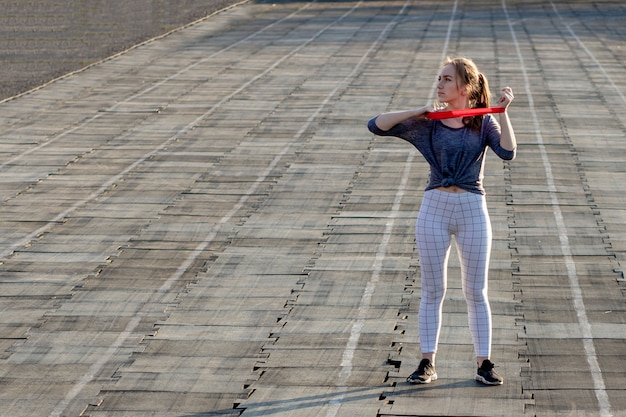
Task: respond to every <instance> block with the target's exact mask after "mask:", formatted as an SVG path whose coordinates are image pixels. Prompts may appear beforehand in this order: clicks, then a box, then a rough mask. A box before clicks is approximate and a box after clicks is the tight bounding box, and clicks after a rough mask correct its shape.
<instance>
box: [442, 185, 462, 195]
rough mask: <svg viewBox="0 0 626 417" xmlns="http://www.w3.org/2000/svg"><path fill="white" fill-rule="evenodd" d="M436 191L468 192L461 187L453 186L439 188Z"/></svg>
mask: <svg viewBox="0 0 626 417" xmlns="http://www.w3.org/2000/svg"><path fill="white" fill-rule="evenodd" d="M436 190H441V191H445V192H446V193H466V192H467V191H466V190H464V189H462V188H461V187H459V186H456V185H451V186H449V187H443V186H441V187H437V188H436Z"/></svg>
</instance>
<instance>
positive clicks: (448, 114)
mask: <svg viewBox="0 0 626 417" xmlns="http://www.w3.org/2000/svg"><path fill="white" fill-rule="evenodd" d="M505 110H506V109H505V108H504V107H478V108H473V109H461V110H445V111H434V112H430V113H426V118H427V119H430V120H441V119H451V118H453V117H472V116H482V115H484V114H489V113H504V111H505Z"/></svg>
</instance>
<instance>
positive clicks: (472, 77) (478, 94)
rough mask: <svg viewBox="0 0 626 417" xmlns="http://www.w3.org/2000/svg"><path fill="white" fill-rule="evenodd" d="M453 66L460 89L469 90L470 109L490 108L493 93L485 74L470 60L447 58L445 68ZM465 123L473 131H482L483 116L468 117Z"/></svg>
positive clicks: (464, 120)
mask: <svg viewBox="0 0 626 417" xmlns="http://www.w3.org/2000/svg"><path fill="white" fill-rule="evenodd" d="M449 64H452V66H453V67H454V71H455V73H456V75H457V80H458V82H459V87H461V88H465V89H466V90H467V94H468V99H469V107H470V108H474V107H480V108H483V107H489V103H490V97H491V92H490V91H489V83H488V82H487V77H485V74H483V73H482V72H480V71H479V70H478V67H477V66H476V64H475V63H474V61H472V60H471V59H469V58H454V59H452V58H447V59H446V62H444V64H443V65H444V66H446V65H449ZM463 122H464V123H465V124H466V125H467V126H469V127H471V128H472V129H473V130H476V131H480V128H481V127H482V124H483V116H476V117H466V118H465V119H463Z"/></svg>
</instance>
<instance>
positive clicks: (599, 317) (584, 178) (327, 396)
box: [0, 0, 626, 417]
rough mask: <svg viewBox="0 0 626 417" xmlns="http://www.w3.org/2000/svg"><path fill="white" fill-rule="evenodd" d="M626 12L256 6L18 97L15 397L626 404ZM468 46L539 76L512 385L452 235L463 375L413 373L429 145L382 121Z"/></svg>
mask: <svg viewBox="0 0 626 417" xmlns="http://www.w3.org/2000/svg"><path fill="white" fill-rule="evenodd" d="M5 3H6V2H5ZM29 3H30V2H29ZM32 3H33V4H35V3H37V4H38V2H32ZM131 3H132V4H135V3H133V2H126V3H124V4H131ZM7 4H8V3H7ZM11 4H12V5H16V4H17V2H11ZM186 4H189V5H191V4H192V3H191V2H188V3H186ZM129 7H130V6H129ZM190 7H191V6H190ZM124 15H126V14H124ZM625 17H626V10H625V7H624V5H623V2H621V1H582V0H581V1H569V2H554V3H552V2H544V1H533V0H504V1H492V0H479V1H474V0H471V1H470V0H458V1H455V0H448V1H440V0H437V1H435V0H430V1H429V0H425V1H423V0H419V1H418V0H406V1H403V0H400V1H398V0H392V1H361V2H356V1H343V2H342V1H337V2H325V1H324V2H296V1H276V2H273V3H270V2H258V3H254V2H249V3H245V4H241V5H239V6H237V7H234V8H230V9H228V10H226V11H223V12H221V13H218V14H216V15H214V16H212V17H210V18H208V19H204V20H202V21H199V22H197V23H196V24H193V25H190V26H187V27H185V28H183V29H181V30H176V31H174V32H172V33H170V34H169V35H167V36H165V37H161V38H159V39H156V40H153V41H151V42H147V43H144V44H142V45H141V46H138V47H136V48H132V49H131V50H128V51H127V52H125V53H122V54H120V55H118V56H116V57H114V58H112V59H108V60H105V61H102V62H99V63H98V64H96V65H93V66H90V67H89V68H88V69H85V70H84V71H79V72H76V73H73V74H72V75H70V76H67V77H62V78H60V79H58V80H56V81H55V82H53V83H50V84H48V85H46V86H45V87H43V88H40V89H36V90H34V91H32V92H30V93H28V94H25V95H22V96H20V97H19V98H16V99H13V100H8V101H5V102H3V103H0V114H2V118H1V119H0V129H1V131H2V137H1V139H0V197H1V198H0V311H1V312H2V314H0V388H1V389H0V415H2V416H7V417H9V416H10V417H22V416H24V417H27V416H28V417H30V416H93V417H103V416H110V417H147V416H151V417H173V416H185V417H192V416H193V417H200V416H221V417H224V416H243V417H251V416H273V417H283V416H285V417H286V416H298V417H307V416H316V417H317V416H324V417H354V416H372V417H377V416H387V417H392V416H540V417H545V416H548V417H551V416H555V417H557V416H558V417H565V416H581V417H582V416H585V417H586V416H603V417H606V416H611V415H613V416H623V415H626V411H625V410H626V391H625V390H624V386H626V376H625V374H624V368H625V367H626V359H625V358H626V356H624V351H623V347H624V342H625V339H626V314H625V300H626V299H625V289H624V276H623V272H622V271H623V265H624V263H625V262H626V238H625V237H624V236H625V234H624V232H626V228H625V226H624V225H625V224H626V211H625V208H624V207H625V205H624V198H625V197H624V196H625V195H626V169H625V168H624V167H625V165H624V160H626V146H624V136H625V133H626V132H625V130H626V127H625V123H626V113H624V112H623V109H624V107H625V105H626V98H625V95H626V78H624V77H623V73H624V66H625V65H624V64H625V61H626V43H625V39H626V34H625V32H624V30H625V29H624V25H623V22H624V19H625ZM122 26H124V28H125V29H126V30H130V29H129V28H128V27H127V25H125V24H122ZM108 41H109V35H107V34H104V35H103V39H102V43H103V44H106V43H108ZM94 42H95V44H99V41H98V40H96V41H94ZM447 55H450V56H455V55H466V56H470V57H472V58H474V59H475V60H476V61H477V62H478V64H479V65H480V66H481V68H482V69H483V70H484V71H485V73H486V74H487V76H488V77H489V79H490V81H491V85H492V88H493V90H495V91H497V90H499V88H500V87H502V86H505V85H511V86H512V87H513V89H514V91H515V93H516V100H515V102H514V103H513V105H512V107H511V110H510V115H511V118H512V121H513V124H514V126H515V129H516V132H517V137H518V141H519V150H518V158H517V159H516V160H514V161H511V162H503V161H500V160H498V159H497V158H496V157H495V156H494V155H490V156H488V161H487V177H486V179H485V183H486V188H487V192H488V204H489V209H490V213H491V218H492V222H493V226H494V245H493V253H492V262H491V267H492V268H491V275H490V299H491V302H492V310H493V314H494V349H493V359H494V361H495V362H496V364H497V365H498V368H497V370H498V372H500V373H501V374H502V375H503V376H504V377H505V384H504V385H503V386H500V387H483V386H479V385H477V384H476V383H475V381H474V380H473V378H474V372H475V364H474V358H473V352H472V345H471V340H470V336H469V331H468V329H467V315H466V306H465V302H464V300H463V296H462V292H461V288H460V281H459V263H458V259H457V258H456V256H455V254H454V252H455V251H454V250H453V251H452V256H451V259H450V274H449V290H448V293H447V296H446V303H445V307H444V309H445V311H444V330H443V334H442V338H441V346H440V351H439V353H438V361H437V368H438V373H439V377H440V379H439V380H438V381H436V382H435V383H433V384H430V385H425V386H412V385H408V384H407V383H406V382H405V378H406V376H407V375H408V374H410V373H411V372H412V371H413V369H414V368H415V367H416V366H417V364H418V362H419V343H418V340H419V339H418V331H419V329H418V328H417V310H418V308H417V307H418V304H419V294H420V280H419V267H420V265H419V258H418V255H417V254H416V252H415V250H414V235H413V228H414V221H415V217H416V213H417V210H418V207H419V204H420V200H421V196H422V193H423V191H422V190H423V188H424V186H425V185H426V182H427V177H428V167H427V165H426V164H425V162H424V161H423V160H422V158H421V156H420V155H419V154H417V153H416V152H415V151H413V150H412V149H411V147H410V146H409V145H408V144H406V143H404V142H402V141H400V140H397V139H393V138H376V137H373V136H372V135H371V134H370V133H369V132H368V131H367V129H366V127H365V125H366V122H367V120H368V119H369V118H370V117H371V116H373V115H375V114H376V113H378V112H382V111H385V110H390V109H404V108H409V107H416V106H421V105H423V104H425V103H427V102H429V101H430V100H431V99H432V97H433V81H434V80H435V76H436V74H437V72H438V69H439V66H440V64H441V62H442V60H443V59H444V58H445V57H446V56H447ZM83 64H84V62H83V63H81V65H82V66H84V65H83Z"/></svg>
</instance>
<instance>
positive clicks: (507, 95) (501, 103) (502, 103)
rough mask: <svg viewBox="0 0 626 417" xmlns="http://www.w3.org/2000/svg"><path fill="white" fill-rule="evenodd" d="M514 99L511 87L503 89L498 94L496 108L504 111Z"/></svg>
mask: <svg viewBox="0 0 626 417" xmlns="http://www.w3.org/2000/svg"><path fill="white" fill-rule="evenodd" d="M514 98H515V96H514V95H513V90H512V89H511V87H508V86H507V87H504V88H503V89H502V91H501V94H500V100H498V107H504V108H505V109H506V108H507V107H509V104H511V102H512V101H513V99H514Z"/></svg>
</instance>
